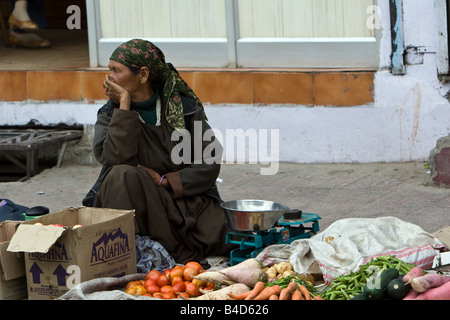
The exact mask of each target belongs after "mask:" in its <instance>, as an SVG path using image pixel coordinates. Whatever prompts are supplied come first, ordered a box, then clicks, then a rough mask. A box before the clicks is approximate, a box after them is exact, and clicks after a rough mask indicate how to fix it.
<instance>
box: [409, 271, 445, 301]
mask: <svg viewBox="0 0 450 320" xmlns="http://www.w3.org/2000/svg"><path fill="white" fill-rule="evenodd" d="M411 271H413V270H411ZM403 282H404V284H405V286H410V287H411V288H410V290H409V292H408V294H407V295H406V296H405V298H404V299H403V300H450V276H445V275H441V274H435V273H428V274H425V271H424V270H421V269H420V268H418V267H416V268H415V270H414V272H411V273H410V274H407V275H405V277H404V278H403Z"/></svg>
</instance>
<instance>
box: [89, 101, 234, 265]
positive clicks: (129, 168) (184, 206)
mask: <svg viewBox="0 0 450 320" xmlns="http://www.w3.org/2000/svg"><path fill="white" fill-rule="evenodd" d="M183 105H184V109H185V110H184V113H185V120H186V122H187V123H188V124H187V129H189V132H190V134H191V146H190V147H191V148H192V150H191V155H192V158H191V159H190V160H191V161H184V162H185V163H181V164H175V163H174V162H173V161H172V160H171V159H172V158H171V156H172V150H173V148H174V147H175V146H176V142H178V141H175V142H174V141H171V133H170V132H169V130H168V129H167V127H166V125H165V124H164V121H163V120H162V121H161V122H162V125H160V126H154V125H148V124H144V123H143V122H142V121H141V120H140V118H139V115H138V113H137V112H134V111H127V110H121V109H118V108H117V105H115V104H114V103H112V102H111V101H109V102H108V103H107V104H106V105H105V106H103V107H102V108H101V109H100V110H99V112H98V117H97V122H96V124H95V134H94V155H95V157H96V159H97V160H98V161H99V162H100V163H102V164H104V165H107V166H108V167H109V170H108V172H107V174H106V176H105V177H104V178H103V180H102V184H101V186H100V189H99V192H98V195H97V198H96V202H95V206H96V207H103V208H114V209H134V210H135V221H136V232H137V233H138V234H140V235H142V236H149V237H150V238H151V239H152V240H154V241H158V242H159V243H161V245H163V247H164V248H165V249H166V250H167V251H168V252H169V254H170V255H171V256H172V257H173V258H174V259H175V261H176V262H178V263H185V262H187V261H189V260H197V261H200V260H202V259H204V258H205V257H207V256H208V255H224V254H227V253H229V249H230V248H229V246H228V245H226V244H225V237H226V232H227V230H228V229H227V223H226V218H225V216H224V212H223V209H222V208H221V207H220V202H221V200H220V196H219V193H218V192H217V188H216V184H215V182H216V178H217V177H218V174H219V172H220V161H217V159H221V155H222V149H221V146H220V143H218V141H217V140H214V139H212V140H207V141H203V139H202V138H201V137H195V136H194V134H197V135H198V134H199V133H201V134H202V136H203V133H204V132H205V131H206V130H207V129H210V127H209V125H208V124H207V122H206V120H205V118H204V113H203V112H202V111H201V110H200V109H199V108H198V107H195V104H194V103H193V102H192V101H191V100H189V98H186V99H183ZM163 112H164V111H163V110H162V112H161V114H164V113H163ZM195 123H197V126H198V124H199V123H201V125H202V126H201V128H202V131H198V130H197V131H196V130H194V125H195ZM199 139H200V140H199ZM198 141H200V142H201V143H200V148H201V153H202V154H203V152H204V150H205V148H206V147H207V146H208V145H209V146H210V148H211V147H212V146H213V147H214V150H215V153H214V152H212V153H211V152H205V155H206V156H208V154H209V155H210V157H209V158H208V157H206V158H203V159H201V161H192V160H194V159H193V157H194V155H195V154H199V150H200V149H199V150H197V151H195V150H194V143H195V142H198ZM213 141H214V142H213ZM180 145H181V143H179V144H178V145H177V146H178V148H180ZM184 146H186V144H184ZM197 148H199V147H197ZM176 150H177V151H176V152H177V153H178V152H179V149H176ZM183 151H184V152H185V153H183V154H184V155H186V151H188V150H186V148H185V149H183ZM187 154H189V153H187ZM214 159H216V161H213V160H214ZM185 160H186V159H185ZM197 160H198V159H197ZM138 165H143V166H145V167H148V168H151V169H153V170H155V171H156V172H158V173H159V174H160V175H163V174H165V175H166V179H167V181H168V183H169V184H170V188H169V189H165V188H163V187H161V186H158V185H156V184H155V182H154V181H153V180H152V178H151V177H150V175H149V174H148V173H147V172H145V171H144V169H142V168H139V167H138Z"/></svg>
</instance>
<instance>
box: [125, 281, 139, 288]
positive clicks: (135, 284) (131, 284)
mask: <svg viewBox="0 0 450 320" xmlns="http://www.w3.org/2000/svg"><path fill="white" fill-rule="evenodd" d="M139 284H140V282H139V281H130V282H128V283H127V286H126V287H125V289H129V288H131V287H134V286H137V285H139Z"/></svg>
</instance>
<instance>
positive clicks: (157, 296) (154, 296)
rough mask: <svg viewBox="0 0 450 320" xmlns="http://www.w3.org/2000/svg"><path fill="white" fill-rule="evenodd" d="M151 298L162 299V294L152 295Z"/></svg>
mask: <svg viewBox="0 0 450 320" xmlns="http://www.w3.org/2000/svg"><path fill="white" fill-rule="evenodd" d="M153 298H158V299H162V298H163V293H162V292H155V293H154V294H153Z"/></svg>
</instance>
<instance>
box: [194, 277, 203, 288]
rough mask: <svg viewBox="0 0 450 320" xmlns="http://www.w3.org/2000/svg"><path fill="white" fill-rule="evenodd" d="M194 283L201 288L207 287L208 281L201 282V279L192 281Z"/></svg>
mask: <svg viewBox="0 0 450 320" xmlns="http://www.w3.org/2000/svg"><path fill="white" fill-rule="evenodd" d="M192 283H193V284H195V285H197V286H199V287H205V286H206V281H203V280H199V279H192Z"/></svg>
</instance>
